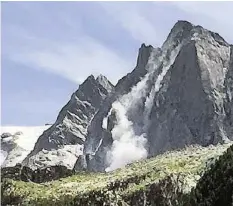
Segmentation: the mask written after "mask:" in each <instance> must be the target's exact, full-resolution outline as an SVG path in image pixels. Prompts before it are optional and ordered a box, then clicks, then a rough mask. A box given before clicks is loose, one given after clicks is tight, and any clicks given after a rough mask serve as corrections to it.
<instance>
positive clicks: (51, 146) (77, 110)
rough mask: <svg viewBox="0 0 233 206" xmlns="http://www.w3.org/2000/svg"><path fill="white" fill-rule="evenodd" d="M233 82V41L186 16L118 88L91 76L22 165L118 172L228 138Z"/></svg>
mask: <svg viewBox="0 0 233 206" xmlns="http://www.w3.org/2000/svg"><path fill="white" fill-rule="evenodd" d="M232 82H233V46H232V45H230V44H229V43H227V42H226V41H225V40H224V39H223V38H222V37H221V36H220V35H219V34H217V33H214V32H211V31H208V30H207V29H204V28H203V27H201V26H195V25H193V24H191V23H190V22H187V21H178V22H177V23H176V24H175V25H174V27H173V28H172V29H171V32H170V33H169V35H168V37H167V39H166V41H165V42H164V44H163V45H162V46H161V48H154V47H152V46H151V45H149V46H146V45H145V44H142V45H141V48H140V49H139V54H138V58H137V63H136V67H135V68H134V70H133V71H132V72H131V73H129V74H127V75H126V76H124V77H123V78H122V79H120V80H119V81H118V82H117V84H116V85H115V86H113V85H112V84H111V83H110V82H109V81H108V80H107V78H106V77H104V76H102V75H100V76H98V77H97V78H95V77H94V76H89V77H88V78H87V79H86V80H85V81H84V83H83V84H81V85H80V86H79V89H78V90H77V91H76V92H75V93H74V94H72V96H71V99H70V101H69V102H68V103H67V104H66V105H65V106H64V107H63V108H62V110H61V111H60V113H59V115H58V117H57V120H56V121H55V123H54V124H53V125H52V126H51V127H50V128H49V129H47V130H46V131H44V133H43V134H42V135H41V136H40V137H39V139H38V141H37V142H36V144H35V147H34V149H33V150H32V152H31V153H30V154H29V155H28V156H27V157H26V158H25V159H24V161H23V162H22V164H23V165H25V166H28V167H30V168H32V169H36V168H44V167H46V166H52V165H63V166H66V167H67V168H69V169H73V168H75V170H76V171H82V170H88V171H105V170H107V171H110V170H114V169H116V168H119V167H122V166H125V165H126V164H128V163H131V162H133V161H136V160H140V159H144V158H148V157H152V156H155V155H157V154H161V153H163V152H165V151H168V150H173V149H176V148H183V147H185V146H187V145H192V144H199V145H202V146H207V145H210V144H217V143H219V142H221V143H224V142H225V143H226V142H228V141H230V140H233V129H232V128H233V127H232V125H233V106H232V105H233V102H232V101H233V100H232V99H233V98H232V97H233V86H232ZM125 157H127V158H125Z"/></svg>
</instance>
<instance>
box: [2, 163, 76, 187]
mask: <svg viewBox="0 0 233 206" xmlns="http://www.w3.org/2000/svg"><path fill="white" fill-rule="evenodd" d="M72 174H73V172H72V170H69V169H67V168H66V167H65V166H58V165H56V166H50V167H46V168H43V169H36V170H32V169H30V168H29V167H26V166H23V165H21V164H16V166H14V167H5V168H2V169H1V180H2V181H3V180H4V179H6V178H9V179H13V180H20V181H24V182H35V183H43V182H48V181H52V180H57V179H60V178H63V177H68V176H71V175H72Z"/></svg>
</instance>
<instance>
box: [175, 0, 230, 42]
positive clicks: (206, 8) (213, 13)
mask: <svg viewBox="0 0 233 206" xmlns="http://www.w3.org/2000/svg"><path fill="white" fill-rule="evenodd" d="M172 4H173V5H174V6H175V7H177V8H179V9H181V10H182V11H184V12H186V13H188V14H189V17H190V19H191V20H192V21H194V22H193V23H195V24H199V25H201V26H203V27H206V28H207V29H210V30H212V31H217V32H218V33H219V34H220V35H222V36H223V37H225V38H227V39H226V40H228V41H231V42H233V37H232V33H233V31H232V28H233V21H232V19H233V12H232V9H233V2H172Z"/></svg>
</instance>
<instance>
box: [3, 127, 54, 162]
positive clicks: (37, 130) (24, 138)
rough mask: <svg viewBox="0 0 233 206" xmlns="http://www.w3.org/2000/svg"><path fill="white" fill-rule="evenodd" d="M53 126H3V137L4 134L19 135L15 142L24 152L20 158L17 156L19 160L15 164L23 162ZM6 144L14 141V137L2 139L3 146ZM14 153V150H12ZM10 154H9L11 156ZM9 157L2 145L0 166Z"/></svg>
mask: <svg viewBox="0 0 233 206" xmlns="http://www.w3.org/2000/svg"><path fill="white" fill-rule="evenodd" d="M50 126H51V125H46V126H1V135H2V134H3V133H10V134H11V135H15V134H16V133H18V134H19V135H17V138H16V139H15V140H13V141H14V142H15V143H16V145H17V146H18V147H20V148H22V149H23V150H24V152H22V153H21V154H20V157H19V156H18V155H17V160H16V159H15V160H16V162H15V161H14V162H15V163H18V162H20V161H21V160H23V159H24V158H25V157H26V156H27V155H28V154H29V152H30V151H31V150H32V149H33V148H34V145H35V143H36V141H37V139H38V138H39V136H40V135H41V134H42V133H43V132H44V131H45V130H46V129H48V128H49V127H50ZM3 141H4V142H8V141H9V142H10V141H12V137H8V138H4V139H1V144H3ZM11 151H13V150H11ZM11 151H9V153H11ZM9 153H8V154H9ZM11 155H12V154H11ZM6 157H7V152H6V151H4V150H3V147H2V145H1V153H0V158H1V159H0V165H2V164H3V162H4V160H5V159H6Z"/></svg>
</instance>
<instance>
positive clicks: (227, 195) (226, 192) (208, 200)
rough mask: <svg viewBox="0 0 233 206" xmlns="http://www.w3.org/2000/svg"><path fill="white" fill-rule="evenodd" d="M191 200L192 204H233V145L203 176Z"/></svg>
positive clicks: (193, 205) (194, 205)
mask: <svg viewBox="0 0 233 206" xmlns="http://www.w3.org/2000/svg"><path fill="white" fill-rule="evenodd" d="M189 201H190V203H189V204H190V205H192V206H196V205H206V206H215V205H216V206H217V205H229V206H230V205H232V204H233V146H231V147H230V148H228V150H227V151H226V152H225V154H224V155H222V156H221V157H220V158H219V160H218V161H217V162H216V163H215V164H212V165H211V168H210V170H208V171H207V172H206V173H205V174H204V175H203V176H202V177H201V179H200V180H199V181H198V183H197V186H196V187H195V188H193V190H192V192H191V195H190V200H189Z"/></svg>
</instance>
